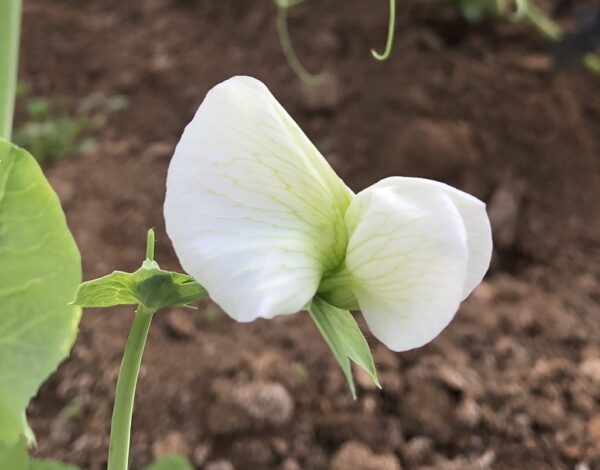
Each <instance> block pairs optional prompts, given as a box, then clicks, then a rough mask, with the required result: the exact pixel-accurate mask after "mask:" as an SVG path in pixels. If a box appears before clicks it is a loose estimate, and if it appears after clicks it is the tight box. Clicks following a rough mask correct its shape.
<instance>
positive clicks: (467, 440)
mask: <svg viewBox="0 0 600 470" xmlns="http://www.w3.org/2000/svg"><path fill="white" fill-rule="evenodd" d="M398 8H399V19H398V28H397V31H398V32H397V38H396V41H395V47H394V51H393V54H392V57H391V58H390V60H389V61H387V62H385V63H378V62H376V61H374V60H373V59H372V58H371V57H370V53H369V49H370V48H371V47H378V48H381V47H382V45H383V43H384V41H385V32H386V28H387V2H381V5H380V4H379V3H377V5H375V2H366V1H364V0H346V1H344V2H341V1H334V0H322V1H321V2H305V3H304V4H302V5H300V6H297V7H295V8H294V9H293V11H292V12H291V13H290V15H291V17H290V29H291V33H292V35H293V37H294V40H295V42H296V44H297V48H298V53H299V55H300V56H301V57H302V59H303V61H304V62H305V65H306V66H307V68H309V69H311V70H314V71H321V70H323V71H326V72H327V73H328V74H329V75H328V79H327V80H326V81H325V82H324V83H323V85H321V86H319V87H313V88H311V87H307V86H304V85H303V84H302V83H301V82H299V81H298V80H297V79H296V78H295V77H294V75H293V73H292V72H291V71H290V69H289V67H288V66H287V65H286V63H285V61H284V59H283V56H282V54H281V52H280V48H279V44H278V39H277V34H276V29H275V7H274V5H273V2H271V1H270V0H261V1H258V0H254V1H250V0H222V1H210V0H128V1H120V0H94V1H88V2H76V1H73V0H70V1H69V0H28V1H26V2H25V5H24V26H23V43H22V62H21V79H22V80H23V81H25V82H27V83H28V84H29V85H30V86H31V89H32V91H33V92H34V93H35V94H38V95H44V96H61V95H68V96H72V97H74V98H78V97H83V96H85V95H88V94H89V93H92V92H95V91H102V92H105V93H107V94H123V95H125V96H127V97H128V99H129V101H130V104H129V106H128V107H127V108H126V109H124V110H122V111H120V112H119V113H117V114H115V115H113V116H112V117H111V119H110V122H109V123H108V125H107V126H106V127H105V128H104V129H102V130H101V131H100V133H99V134H98V138H99V141H100V147H99V149H98V150H97V151H96V152H94V153H91V154H86V155H82V156H78V157H76V158H73V159H71V160H68V161H64V162H62V163H59V164H57V165H55V166H53V167H51V168H47V174H48V176H49V178H50V181H51V183H52V184H53V185H54V187H55V188H56V190H57V192H58V193H59V196H60V197H61V200H62V202H63V204H64V207H65V210H66V213H67V217H68V220H69V223H70V226H71V228H72V230H73V232H74V235H75V237H76V239H77V242H78V244H79V247H80V249H81V252H82V257H83V264H84V276H85V279H90V278H92V277H97V276H100V275H103V274H106V273H108V272H110V271H112V270H113V269H121V270H133V269H135V268H136V267H137V266H138V265H139V264H140V262H141V260H142V257H143V253H144V242H145V232H146V230H147V229H148V228H149V227H156V228H157V238H158V242H157V255H156V257H157V260H158V261H159V262H160V263H161V265H162V266H163V267H165V268H168V269H180V268H179V266H178V264H177V260H176V258H175V256H174V254H173V252H172V249H171V247H170V243H169V241H168V239H167V237H166V235H165V232H164V224H163V218H162V202H163V198H164V190H165V189H164V180H165V174H166V170H167V166H168V163H169V159H170V157H171V155H172V152H173V147H174V145H175V144H176V142H177V140H178V138H179V135H180V133H181V131H182V129H183V127H184V125H185V124H186V123H187V122H188V121H189V119H190V118H191V116H192V115H193V113H194V111H195V109H196V107H197V106H198V105H199V103H200V102H201V100H202V98H203V96H204V94H205V93H206V92H207V90H208V89H209V88H210V87H211V86H213V85H214V84H216V83H218V82H219V81H221V80H224V79H226V78H228V77H230V76H232V75H235V74H248V75H253V76H256V77H258V78H260V79H261V80H263V81H264V82H265V83H267V84H268V86H269V87H270V88H271V89H272V91H273V92H274V94H275V95H276V96H277V97H278V98H279V99H280V101H281V102H282V104H283V105H284V106H285V107H286V108H287V109H288V110H289V112H290V113H291V115H292V116H293V117H294V118H295V119H296V120H297V121H298V122H299V123H300V125H301V126H302V127H303V128H304V129H305V131H306V132H307V133H308V135H309V136H310V137H311V139H313V141H314V142H315V143H316V144H317V146H318V147H319V148H320V149H321V150H322V151H323V153H324V154H325V155H326V157H327V158H328V159H329V161H330V162H331V164H332V166H333V167H334V168H335V169H336V170H337V171H338V173H339V174H340V175H341V176H342V177H343V178H344V179H345V180H346V181H348V182H349V184H350V185H351V186H352V187H353V189H355V190H359V189H361V188H363V187H365V186H367V185H369V184H371V183H373V182H374V181H376V180H377V179H379V178H381V177H383V176H386V175H395V174H397V175H414V176H423V177H429V178H434V179H439V180H443V181H446V182H449V183H451V184H454V185H456V186H458V187H460V188H463V189H465V190H467V191H469V192H471V193H473V194H475V195H477V196H478V197H480V198H482V199H483V200H485V201H486V202H487V203H488V208H489V211H490V215H491V217H492V220H493V224H494V234H495V239H496V252H495V256H494V261H493V266H492V269H491V271H490V273H489V275H488V277H487V278H486V280H485V281H484V282H483V284H482V285H481V286H480V287H479V288H478V289H477V290H476V291H475V292H474V293H473V295H471V297H470V298H469V299H468V300H467V301H466V302H465V303H464V304H463V306H462V308H461V311H460V312H459V313H458V315H457V317H456V319H455V320H454V322H453V323H452V324H451V326H450V327H449V328H447V330H446V331H444V332H443V334H442V335H441V336H440V337H439V338H438V339H436V340H435V341H434V342H433V343H431V344H430V345H428V346H426V347H424V348H422V349H418V350H415V351H411V352H408V353H404V354H394V353H391V352H389V351H388V350H386V349H385V348H384V347H383V346H382V345H380V344H378V343H377V341H376V340H375V339H374V338H372V337H370V336H368V339H369V342H370V344H371V345H372V347H373V351H374V357H375V361H376V364H377V365H378V369H379V373H380V378H381V382H382V384H383V390H382V391H379V390H375V389H373V387H372V386H371V385H370V384H369V383H368V381H367V380H365V377H363V376H362V375H360V374H358V376H357V380H358V384H359V398H358V400H357V401H353V400H352V399H351V397H350V395H349V393H348V391H347V389H346V386H345V384H344V381H343V378H342V375H341V373H340V372H339V370H338V368H337V365H336V364H335V362H334V360H333V358H332V356H331V354H330V353H329V351H328V350H327V348H326V346H325V344H324V343H323V341H322V340H321V338H320V337H319V334H318V332H317V330H316V329H315V327H314V325H313V324H312V323H311V321H310V319H309V318H308V316H307V315H305V314H298V315H294V316H291V317H288V318H281V319H276V320H273V321H257V322H255V323H253V324H236V323H234V322H233V321H230V320H229V319H228V318H227V317H226V316H224V315H218V310H216V308H215V307H214V306H212V305H209V304H207V305H202V306H201V308H200V309H199V310H198V311H185V312H184V311H164V312H160V313H159V314H158V315H157V316H156V318H155V320H154V323H153V325H152V330H151V333H150V337H149V341H148V346H147V349H146V353H145V357H144V362H143V368H142V371H141V377H140V382H139V386H138V394H137V402H136V410H135V415H134V420H133V436H132V443H133V444H132V468H133V469H140V468H142V467H143V466H144V465H146V464H148V463H149V462H150V461H151V460H152V459H153V458H154V457H155V456H157V455H161V454H164V453H168V452H181V453H184V454H185V455H187V456H188V457H189V458H190V460H191V461H192V462H193V464H194V466H195V467H197V468H201V469H207V470H232V469H236V470H246V469H253V470H256V469H259V470H263V469H264V470H271V469H272V470H275V469H277V470H297V469H315V470H319V469H328V468H331V469H333V470H398V469H399V468H403V469H426V468H436V469H487V468H493V469H510V470H514V469H563V468H565V469H566V468H577V469H578V470H585V469H600V407H599V406H598V405H599V402H600V343H599V341H600V306H599V304H600V209H599V205H600V198H599V196H598V191H599V190H600V78H599V77H597V76H596V77H594V76H592V75H591V74H589V73H587V72H586V71H584V70H578V69H577V70H573V71H570V72H569V73H566V74H561V75H558V76H556V75H554V74H553V73H551V71H550V64H549V61H548V56H547V49H548V46H547V44H546V43H545V42H544V40H542V39H541V38H539V37H538V36H537V35H536V34H535V33H534V32H531V31H530V30H529V28H528V27H526V26H525V25H516V24H496V25H488V26H482V27H479V28H470V27H468V26H467V25H466V24H464V23H463V22H461V21H460V19H458V17H457V16H456V14H455V12H454V10H453V8H452V7H451V6H444V5H442V4H437V3H436V2H434V1H433V0H408V1H406V2H399V6H398ZM131 318H132V312H131V309H128V308H124V309H113V310H108V311H92V310H90V311H87V312H85V314H84V318H83V321H82V324H81V332H80V335H79V338H78V340H77V343H76V345H75V348H74V350H73V353H72V355H71V357H70V358H69V359H68V360H67V361H66V362H65V363H64V364H63V365H62V366H61V367H60V369H59V372H58V373H57V374H56V375H55V376H54V377H52V378H51V379H50V380H49V381H48V382H47V383H46V384H45V385H44V387H43V388H42V390H41V391H40V393H39V396H38V397H37V398H36V400H35V401H34V402H33V404H32V405H31V407H30V410H29V416H30V419H31V423H32V425H33V428H34V430H35V432H36V434H37V437H38V448H37V451H36V452H37V454H39V455H42V456H47V457H53V458H57V459H61V460H64V461H67V462H70V463H73V464H76V465H79V466H80V467H81V468H83V469H91V470H96V469H103V468H105V465H106V451H107V442H108V432H109V423H110V413H111V408H112V400H113V393H114V392H113V390H114V385H115V381H116V376H117V373H118V366H119V360H120V356H121V353H122V348H123V345H124V342H125V339H126V335H127V331H128V328H129V325H130V321H131Z"/></svg>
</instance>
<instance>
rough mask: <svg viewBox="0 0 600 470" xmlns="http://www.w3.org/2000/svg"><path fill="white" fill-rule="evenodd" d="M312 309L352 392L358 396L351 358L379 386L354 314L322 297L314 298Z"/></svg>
mask: <svg viewBox="0 0 600 470" xmlns="http://www.w3.org/2000/svg"><path fill="white" fill-rule="evenodd" d="M309 313H310V316H311V318H312V319H313V321H314V322H315V324H316V325H317V328H318V329H319V331H320V332H321V335H322V336H323V339H324V340H325V342H326V343H327V345H328V346H329V348H330V349H331V352H332V353H333V357H335V360H336V361H337V363H338V364H339V366H340V367H341V369H342V373H343V374H344V377H345V378H346V382H347V383H348V387H349V388H350V392H351V393H352V396H353V397H354V398H356V387H355V385H354V380H353V379H352V368H351V366H350V360H352V361H353V362H354V363H356V365H358V366H359V367H360V368H362V369H364V370H365V372H367V374H369V377H371V379H372V380H373V382H374V383H375V385H377V386H378V387H380V385H379V380H378V379H377V372H376V370H375V364H374V362H373V357H372V356H371V351H370V350H369V345H368V344H367V340H366V339H365V337H364V335H363V334H362V331H360V328H359V327H358V325H357V324H356V320H354V317H353V316H352V314H351V313H350V312H348V311H347V310H342V309H339V308H337V307H334V306H333V305H330V304H328V303H327V302H325V301H324V300H322V299H320V298H319V297H315V298H314V299H313V301H312V303H311V304H310V307H309Z"/></svg>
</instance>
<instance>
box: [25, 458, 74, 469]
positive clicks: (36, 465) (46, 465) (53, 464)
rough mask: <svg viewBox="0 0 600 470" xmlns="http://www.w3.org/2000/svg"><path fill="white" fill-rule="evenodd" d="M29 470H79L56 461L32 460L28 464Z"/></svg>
mask: <svg viewBox="0 0 600 470" xmlns="http://www.w3.org/2000/svg"><path fill="white" fill-rule="evenodd" d="M29 470H79V469H78V468H77V467H74V466H73V465H69V464H66V463H62V462H59V461H57V460H51V459H43V460H37V459H32V460H31V461H30V462H29Z"/></svg>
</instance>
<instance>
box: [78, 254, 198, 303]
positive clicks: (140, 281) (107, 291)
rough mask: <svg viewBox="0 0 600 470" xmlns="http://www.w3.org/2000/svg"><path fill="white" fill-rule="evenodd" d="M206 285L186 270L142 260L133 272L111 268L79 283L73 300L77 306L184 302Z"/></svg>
mask: <svg viewBox="0 0 600 470" xmlns="http://www.w3.org/2000/svg"><path fill="white" fill-rule="evenodd" d="M207 295H208V294H207V292H206V289H204V288H203V287H202V286H201V285H200V284H198V283H197V282H196V281H194V280H193V279H192V278H191V277H190V276H188V275H186V274H179V273H174V272H171V271H163V270H162V269H160V267H159V266H158V263H157V262H156V261H152V260H146V261H144V263H143V264H142V266H141V267H140V269H138V270H137V271H135V272H134V273H126V272H123V271H115V272H113V273H112V274H109V275H107V276H104V277H100V278H98V279H94V280H92V281H86V282H84V283H82V284H81V286H79V289H77V294H76V296H75V300H74V301H73V303H74V304H76V305H79V306H80V307H112V306H114V305H137V304H141V305H143V306H144V307H146V308H147V309H148V310H153V311H156V310H159V309H161V308H164V307H172V306H185V305H188V304H190V303H192V302H194V301H196V300H199V299H203V298H205V297H207Z"/></svg>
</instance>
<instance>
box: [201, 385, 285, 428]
mask: <svg viewBox="0 0 600 470" xmlns="http://www.w3.org/2000/svg"><path fill="white" fill-rule="evenodd" d="M213 392H214V395H215V397H216V398H217V403H216V404H215V405H213V406H212V407H211V409H210V410H209V416H208V426H209V428H210V429H211V431H212V432H214V433H215V434H227V433H231V432H236V431H243V430H249V429H262V428H265V427H269V426H273V427H277V426H281V425H283V424H285V423H287V422H289V421H290V419H291V418H292V415H293V413H294V402H293V400H292V397H291V396H290V394H289V392H288V391H287V390H286V389H285V387H283V386H282V385H281V384H279V383H276V382H251V383H248V384H243V385H239V384H236V383H235V382H232V381H229V380H217V381H215V383H214V384H213Z"/></svg>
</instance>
